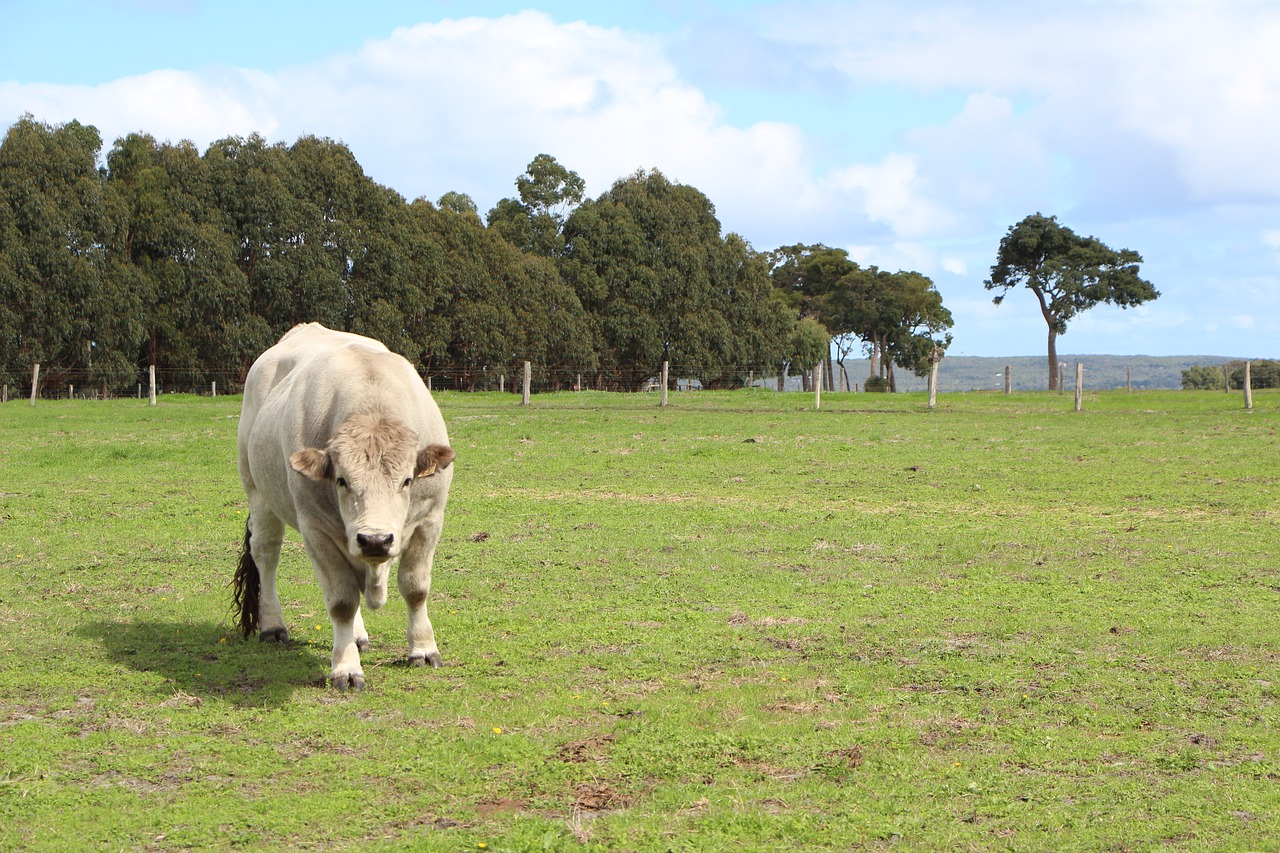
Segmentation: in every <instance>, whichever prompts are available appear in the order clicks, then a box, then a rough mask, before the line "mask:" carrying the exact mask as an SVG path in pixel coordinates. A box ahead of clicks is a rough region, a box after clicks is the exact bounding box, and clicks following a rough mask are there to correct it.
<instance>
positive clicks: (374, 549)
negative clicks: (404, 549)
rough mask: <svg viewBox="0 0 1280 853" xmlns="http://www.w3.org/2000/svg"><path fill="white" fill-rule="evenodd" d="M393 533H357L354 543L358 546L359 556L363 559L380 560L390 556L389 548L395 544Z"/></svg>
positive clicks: (387, 558)
mask: <svg viewBox="0 0 1280 853" xmlns="http://www.w3.org/2000/svg"><path fill="white" fill-rule="evenodd" d="M395 542H396V537H395V534H394V533H357V534H356V545H357V546H358V547H359V548H360V556H361V557H362V558H363V559H365V560H370V561H373V562H379V563H380V562H382V561H384V560H389V559H390V558H391V549H392V548H393V547H394V546H395Z"/></svg>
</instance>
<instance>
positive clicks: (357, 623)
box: [351, 607, 369, 654]
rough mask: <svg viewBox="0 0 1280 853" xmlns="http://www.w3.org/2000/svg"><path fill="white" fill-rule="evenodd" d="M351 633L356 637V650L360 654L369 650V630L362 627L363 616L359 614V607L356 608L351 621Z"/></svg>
mask: <svg viewBox="0 0 1280 853" xmlns="http://www.w3.org/2000/svg"><path fill="white" fill-rule="evenodd" d="M351 633H352V634H353V635H354V636H355V638H356V650H357V651H358V652H360V654H364V653H365V652H367V651H369V632H368V631H366V630H365V628H364V617H363V616H361V615H360V608H359V607H357V608H356V618H355V619H353V620H352V622H351Z"/></svg>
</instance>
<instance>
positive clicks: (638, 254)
mask: <svg viewBox="0 0 1280 853" xmlns="http://www.w3.org/2000/svg"><path fill="white" fill-rule="evenodd" d="M102 145H103V143H102V139H101V137H100V135H99V133H98V131H97V130H96V129H95V128H93V127H90V126H86V125H81V124H80V123H78V122H69V123H67V124H64V125H58V126H51V125H48V124H44V123H42V122H38V121H36V120H34V119H33V118H32V117H31V116H25V117H23V118H22V119H21V120H19V121H18V122H17V123H15V124H14V125H13V126H11V127H10V128H9V130H8V132H7V133H6V134H5V136H4V139H3V141H0V295H2V296H3V300H2V301H0V378H2V379H3V380H4V381H13V380H14V379H15V378H16V374H17V373H18V371H22V370H25V369H26V368H28V367H29V365H30V364H31V363H32V362H36V361H38V362H41V363H42V364H43V365H45V366H46V372H45V374H44V376H45V378H46V380H47V381H49V382H53V383H57V382H59V381H65V380H66V377H74V380H73V381H81V382H84V381H87V382H88V383H89V384H93V385H96V384H101V385H103V386H107V385H110V386H113V387H119V386H121V385H129V384H131V383H132V382H133V381H134V379H135V378H136V377H137V376H138V374H139V373H140V372H141V371H145V369H146V366H147V365H156V366H157V367H158V368H159V369H160V370H161V371H166V370H167V371H171V372H177V371H182V372H184V374H185V375H186V376H187V377H188V378H189V380H190V382H192V383H193V384H194V383H199V382H204V381H207V380H208V379H209V378H211V377H216V378H223V379H224V380H225V379H228V377H227V374H228V373H230V374H232V377H231V378H230V381H231V384H235V382H236V381H237V379H236V378H237V377H242V376H243V373H244V371H245V370H246V369H247V368H248V365H249V364H250V363H251V362H252V360H253V358H254V357H256V355H257V354H258V353H259V352H261V351H262V350H263V349H265V348H266V347H268V346H270V345H271V343H273V342H274V341H275V340H276V339H277V338H278V337H279V336H280V335H281V334H282V333H283V332H284V331H286V330H287V329H288V328H289V327H291V326H292V325H294V324H296V323H300V322H307V321H319V322H322V323H325V324H326V325H329V326H331V327H333V328H338V329H344V330H348V331H353V332H358V333H361V334H367V335H371V336H374V337H378V338H380V339H382V340H383V341H385V342H386V343H387V345H388V346H390V347H391V348H392V349H394V350H396V351H397V352H400V353H402V354H404V355H405V356H406V357H408V358H409V359H410V360H412V361H413V362H415V363H416V364H417V365H419V367H420V368H421V369H422V370H424V371H427V372H429V373H430V374H432V375H433V376H434V377H436V378H437V381H439V382H442V383H445V384H446V385H452V386H453V387H462V388H488V387H495V386H496V385H497V384H498V382H499V381H500V378H501V377H514V376H515V375H516V373H517V370H518V365H519V363H520V362H521V361H523V360H528V361H530V362H532V363H533V366H534V370H535V375H537V376H538V377H539V378H541V379H543V380H544V381H545V382H546V383H549V384H550V385H551V386H552V387H556V386H560V387H564V386H567V385H568V384H569V383H570V382H572V381H576V377H577V376H578V375H589V376H591V377H592V384H594V385H595V386H596V387H626V388H635V387H639V386H640V385H641V384H642V383H643V382H644V381H646V380H647V379H648V378H649V377H651V376H654V375H656V374H657V373H658V371H659V369H660V365H661V363H662V362H663V361H669V362H671V364H672V368H673V371H674V372H675V374H676V375H678V376H682V377H691V378H696V379H698V380H699V381H700V382H701V383H702V385H703V386H704V387H735V386H737V385H741V384H743V383H744V382H745V381H746V380H747V378H748V377H749V376H750V375H751V374H752V373H753V372H755V373H760V374H763V373H774V372H779V374H780V375H781V374H782V373H786V372H787V371H788V370H790V371H793V372H794V371H798V370H802V369H808V368H810V367H812V366H813V365H814V364H816V363H817V362H818V361H821V360H823V359H824V358H826V357H827V354H828V352H829V346H830V341H831V337H832V335H833V334H834V335H835V340H836V342H837V347H838V348H840V352H842V353H845V352H847V351H849V350H850V349H852V347H854V346H856V345H857V342H860V341H862V342H866V343H865V345H866V346H867V347H868V348H869V349H870V350H871V351H872V352H874V353H877V354H878V357H882V358H883V361H884V363H885V364H887V365H889V370H890V373H889V376H890V377H891V375H892V374H891V369H892V367H891V366H892V364H895V363H896V364H898V365H899V366H902V367H906V368H908V369H912V370H919V369H920V364H921V361H920V358H921V353H923V352H925V351H926V350H930V351H932V347H934V346H936V345H939V344H940V345H941V346H945V343H946V341H947V340H948V339H947V338H945V336H942V334H941V333H942V332H944V331H945V329H946V328H948V327H949V326H950V322H951V321H950V314H949V313H947V312H946V310H945V309H944V308H942V305H941V299H940V297H938V296H937V292H936V290H934V289H933V287H932V283H931V282H930V281H929V280H928V279H927V278H925V277H924V276H920V275H919V274H917V273H887V272H884V271H880V270H876V269H875V268H874V267H872V268H866V269H864V268H861V267H859V266H858V265H857V264H856V263H854V262H852V261H851V260H850V259H849V258H848V255H847V253H845V252H844V251H843V250H836V249H828V248H826V247H822V246H795V247H790V248H787V249H782V250H778V251H777V252H775V253H772V254H766V253H763V252H759V251H757V250H755V249H754V248H753V247H752V246H751V245H750V244H749V243H748V242H747V241H746V240H744V239H743V238H742V237H741V236H739V235H737V234H732V233H729V234H725V233H722V229H721V225H720V221H719V220H718V218H717V216H716V211H715V206H714V205H713V204H712V202H711V200H710V199H708V198H707V197H706V196H705V195H704V194H703V193H701V192H700V191H699V190H697V189H696V188H694V187H691V186H687V185H684V184H680V183H678V182H676V181H673V180H671V179H669V178H668V177H667V176H665V175H663V174H662V173H661V172H658V171H656V170H653V171H644V170H641V171H637V172H636V173H634V174H632V175H630V176H628V177H625V178H622V179H619V180H618V181H616V182H615V183H614V184H613V185H612V186H611V187H610V188H609V189H608V190H607V191H605V192H604V193H602V194H601V195H600V196H599V197H597V198H594V199H587V198H584V187H585V184H584V182H583V180H582V178H581V177H580V176H579V175H578V174H577V173H576V172H573V171H572V170H570V169H568V168H567V167H565V166H563V165H561V164H560V163H559V162H557V161H556V159H555V158H554V157H552V156H550V155H547V154H539V155H538V156H536V157H535V158H534V159H533V161H532V162H530V163H529V165H528V167H527V170H526V172H525V173H524V174H523V175H521V176H519V177H517V178H516V181H515V186H516V190H517V194H516V197H513V198H507V199H503V200H501V201H499V202H498V204H497V205H495V206H494V207H493V209H491V210H490V211H489V213H488V214H487V217H486V220H487V221H482V220H481V217H480V215H479V211H478V208H477V206H476V204H475V202H474V201H473V200H472V199H471V198H470V197H469V196H467V195H465V194H463V193H460V192H455V191H450V192H445V193H444V194H442V195H441V196H440V198H439V201H438V203H436V204H432V203H431V202H429V201H427V200H425V199H421V198H419V199H416V200H414V201H407V200H406V199H404V198H403V197H401V196H400V195H399V194H398V193H396V192H395V191H394V190H392V189H390V188H388V187H385V186H381V185H379V184H377V183H376V182H374V181H373V180H371V179H370V178H369V177H368V175H366V174H365V172H364V170H363V169H362V168H361V166H360V164H359V163H358V162H357V160H356V158H355V156H354V155H353V154H352V152H351V151H350V150H349V149H348V148H347V147H346V146H345V145H343V144H342V143H340V142H336V141H334V140H331V139H324V138H320V137H315V136H303V137H300V138H299V139H298V140H297V141H296V142H294V143H293V144H292V145H288V144H284V143H272V142H268V141H267V140H266V139H264V138H263V137H261V136H259V135H257V134H252V135H249V136H247V137H237V136H232V137H227V138H225V139H220V140H218V141H216V142H214V143H212V144H211V145H210V146H209V147H208V148H207V149H206V150H205V151H204V152H203V153H202V152H201V151H199V150H198V149H197V148H196V147H195V145H193V144H192V143H190V142H185V141H184V142H179V143H176V144H175V143H170V142H159V141H157V140H156V139H155V138H154V137H152V136H150V135H148V134H146V133H133V134H129V135H127V136H125V137H122V138H120V139H118V140H116V141H115V143H114V144H113V145H112V146H111V148H110V149H109V150H107V151H106V152H105V153H104V152H103V151H102ZM926 339H927V340H928V341H930V342H931V343H930V344H929V345H927V346H926V344H925V343H923V341H925V340H926ZM841 360H842V361H843V356H842V358H841ZM60 376H61V377H62V379H60V378H59V377H60ZM84 377H87V380H86V379H85V378H84Z"/></svg>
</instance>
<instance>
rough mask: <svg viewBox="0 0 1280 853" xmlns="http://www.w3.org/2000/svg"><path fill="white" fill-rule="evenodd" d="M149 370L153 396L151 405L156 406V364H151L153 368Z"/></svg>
mask: <svg viewBox="0 0 1280 853" xmlns="http://www.w3.org/2000/svg"><path fill="white" fill-rule="evenodd" d="M149 372H150V376H151V379H150V382H151V396H150V398H149V399H150V400H151V405H153V406H154V405H155V404H156V366H155V365H154V364H153V365H151V370H150V371H149Z"/></svg>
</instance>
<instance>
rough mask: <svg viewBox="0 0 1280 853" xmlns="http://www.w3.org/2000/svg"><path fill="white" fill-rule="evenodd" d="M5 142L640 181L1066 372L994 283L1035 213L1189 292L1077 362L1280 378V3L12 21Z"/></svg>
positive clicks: (396, 172) (462, 175)
mask: <svg viewBox="0 0 1280 853" xmlns="http://www.w3.org/2000/svg"><path fill="white" fill-rule="evenodd" d="M0 21H3V26H2V27H0V118H2V119H3V120H4V122H5V125H6V126H7V125H9V124H12V123H13V122H14V121H16V120H17V119H18V118H20V117H21V116H22V115H23V114H25V113H30V114H32V115H33V116H35V118H37V119H38V120H41V121H46V122H49V123H51V124H59V123H63V122H66V121H70V120H72V119H75V120H78V121H81V122H82V123H85V124H92V125H94V126H96V127H97V128H98V129H99V130H100V131H101V132H102V135H103V138H104V142H105V146H104V154H105V150H106V149H107V148H109V147H110V146H111V144H112V143H113V142H114V140H115V139H117V138H119V137H120V136H123V135H125V134H127V133H130V132H135V131H142V132H146V133H150V134H151V135H153V136H155V137H157V138H158V139H161V140H171V141H178V140H180V139H189V140H191V141H193V142H194V143H196V144H197V145H198V146H200V147H201V148H202V149H203V148H204V147H206V146H207V145H208V144H209V143H211V142H213V141H214V140H216V139H220V138H223V137H227V136H233V135H239V136H243V135H247V134H250V133H255V132H256V133H260V134H262V135H263V136H265V137H266V138H267V139H269V140H271V141H284V142H292V141H294V140H295V139H296V138H297V137H298V136H300V135H303V134H315V135H318V136H324V137H331V138H334V139H339V140H342V141H343V142H345V143H346V144H347V145H349V146H350V147H351V149H352V151H353V152H354V153H355V156H356V158H357V159H358V160H359V161H360V163H361V164H362V165H363V166H364V168H365V170H366V171H367V172H368V173H369V175H370V176H371V177H372V178H373V179H374V180H376V181H378V182H379V183H382V184H385V185H387V186H390V187H392V188H394V189H396V190H397V191H399V192H400V193H401V194H403V195H405V196H406V197H408V198H416V197H419V196H423V197H426V198H429V199H432V200H434V199H437V198H439V197H440V196H441V195H443V194H444V193H445V192H449V191H460V192H465V193H468V194H469V195H471V196H472V198H473V199H475V201H476V203H477V204H478V205H479V207H480V209H481V211H486V210H488V209H489V208H490V207H491V206H492V205H493V204H494V203H495V202H497V201H498V200H499V199H500V198H503V197H506V196H511V195H513V194H514V181H515V178H516V176H518V175H519V174H520V173H522V172H523V171H524V168H525V166H526V165H527V164H528V163H529V161H530V160H532V159H533V158H534V156H536V155H537V154H540V153H547V154H551V155H552V156H554V157H556V158H557V159H558V160H559V161H560V162H561V163H562V164H564V165H565V166H567V167H568V168H571V169H574V170H575V171H577V172H578V173H579V174H581V175H582V176H583V177H584V178H585V179H586V182H587V194H588V195H590V196H595V195H598V194H600V193H601V192H604V191H605V190H607V189H608V187H609V185H610V184H611V183H612V182H613V181H614V180H616V179H618V178H622V177H625V176H627V175H629V174H632V173H634V172H635V171H636V170H637V169H642V168H643V169H651V168H657V169H660V170H661V171H662V172H663V173H664V174H666V175H667V176H668V177H670V178H672V179H673V180H677V181H680V182H682V183H686V184H690V185H692V186H694V187H697V188H698V189H699V190H701V191H702V192H704V193H705V194H706V195H707V196H708V197H709V198H710V199H711V200H712V202H713V203H714V204H715V205H716V208H717V212H718V215H719V217H720V220H721V223H722V226H723V228H724V230H725V231H734V232H737V233H739V234H741V235H743V237H745V238H746V239H747V240H748V241H749V242H750V243H751V244H752V245H753V246H755V247H756V248H757V249H761V250H769V249H773V248H776V247H777V246H781V245H787V244H793V243H818V242H821V243H825V244H826V245H829V246H836V247H840V248H844V249H847V250H849V252H850V254H851V255H852V257H853V258H854V259H855V260H858V261H859V262H861V263H864V264H876V265H878V266H880V267H882V268H888V269H914V270H918V271H920V272H923V273H925V274H926V275H929V276H930V277H931V278H933V280H934V281H935V282H936V283H937V285H938V288H939V290H940V291H941V292H942V295H943V299H944V302H945V303H946V304H947V306H948V307H949V308H950V309H951V310H952V313H953V315H954V316H955V320H956V327H955V329H954V334H955V343H954V344H953V346H952V348H951V352H952V353H953V354H963V355H990V356H1002V355H1036V354H1040V353H1042V352H1043V351H1044V341H1045V335H1046V329H1045V326H1044V322H1043V320H1042V319H1041V318H1040V315H1039V310H1038V308H1037V307H1036V305H1035V302H1034V298H1033V297H1032V295H1031V294H1030V293H1028V292H1026V291H1021V292H1015V293H1012V294H1010V296H1009V298H1008V299H1006V300H1005V302H1004V304H1002V305H1001V306H999V307H998V308H997V307H996V306H994V305H992V303H991V299H990V294H989V293H988V292H987V291H986V290H984V289H983V287H982V282H983V280H984V279H985V278H986V276H987V275H988V273H989V269H990V266H991V264H992V263H993V262H994V260H995V253H996V249H997V246H998V244H999V241H1000V238H1001V236H1002V235H1003V234H1004V232H1005V230H1006V229H1007V228H1008V227H1009V226H1011V225H1013V224H1014V223H1015V222H1017V221H1018V220H1019V219H1021V218H1022V217H1023V216H1026V215H1028V214H1030V213H1035V212H1042V213H1045V214H1054V215H1056V216H1058V218H1059V219H1060V220H1061V221H1062V222H1063V223H1064V224H1066V225H1068V226H1070V227H1072V228H1073V229H1075V230H1076V231H1077V232H1080V233H1083V234H1092V235H1094V236H1096V237H1098V238H1099V239H1101V240H1103V241H1104V242H1106V243H1108V244H1109V245H1111V246H1113V247H1115V248H1130V249H1134V250H1136V251H1138V252H1140V253H1141V254H1142V255H1143V257H1144V258H1145V263H1144V264H1143V275H1144V277H1146V278H1148V279H1149V280H1150V281H1151V282H1152V283H1153V284H1155V285H1156V287H1157V288H1159V289H1160V291H1161V292H1162V296H1161V297H1160V298H1159V299H1158V300H1156V301H1154V302H1152V303H1149V304H1147V305H1145V306H1141V307H1139V308H1135V309H1129V310H1127V311H1121V310H1119V309H1115V308H1109V307H1100V308H1096V309H1093V310H1092V311H1089V312H1087V313H1085V314H1083V315H1081V316H1080V317H1078V318H1077V319H1076V320H1074V321H1073V322H1072V323H1071V325H1070V326H1069V328H1068V330H1067V333H1066V335H1064V336H1063V337H1062V338H1061V339H1060V341H1059V350H1060V352H1061V353H1063V354H1104V353H1112V354H1149V355H1230V356H1243V357H1255V358H1257V357H1273V358H1274V357H1280V345H1278V344H1277V340H1278V339H1280V334H1278V333H1280V156H1277V154H1276V152H1277V151H1280V51H1277V50H1276V49H1275V45H1276V44H1280V4H1273V3H1267V2H1262V0H1220V1H1219V2H1201V1H1200V0H1079V2H1053V3H1050V2H1040V0H1031V2H1017V3H1014V2H1002V0H996V2H964V0H956V2H944V0H915V2H912V3H901V2H872V1H871V0H865V1H864V0H855V2H830V0H828V2H747V0H740V2H731V0H700V2H699V0H694V2H677V0H652V2H636V3H621V2H619V3H600V2H598V0H597V2H540V3H536V4H535V5H529V4H521V3H513V2H501V1H500V0H492V1H491V2H483V0H481V2H465V3H464V2H449V0H437V2H430V0H426V1H425V2H376V3H367V4H354V3H350V2H342V3H338V2H327V0H313V1H312V2H305V3H303V2H288V0H285V1H284V2H266V1H265V0H259V2H253V3H251V2H244V1H243V0H222V2H217V3H213V2H205V0H101V2H74V0H45V2H42V3H31V2H29V0H20V2H14V0H0Z"/></svg>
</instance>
